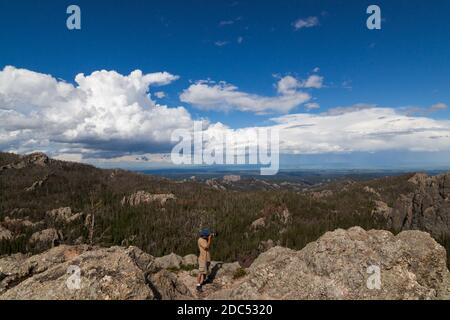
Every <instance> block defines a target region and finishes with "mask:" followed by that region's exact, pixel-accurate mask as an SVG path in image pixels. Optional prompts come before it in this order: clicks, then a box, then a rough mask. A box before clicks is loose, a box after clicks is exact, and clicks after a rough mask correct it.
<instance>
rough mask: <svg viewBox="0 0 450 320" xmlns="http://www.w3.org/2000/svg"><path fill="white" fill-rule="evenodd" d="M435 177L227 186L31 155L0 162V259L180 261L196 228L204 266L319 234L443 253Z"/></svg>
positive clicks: (444, 221) (443, 216)
mask: <svg viewBox="0 0 450 320" xmlns="http://www.w3.org/2000/svg"><path fill="white" fill-rule="evenodd" d="M445 177H446V175H442V176H439V177H428V176H425V175H414V174H407V175H402V176H397V177H386V178H381V179H374V180H370V181H359V182H355V181H352V180H344V181H339V182H334V183H330V184H328V185H322V186H318V187H309V188H302V187H301V186H299V185H294V186H293V185H292V184H283V183H278V184H275V183H273V182H270V181H269V182H267V181H264V180H255V179H249V180H245V179H243V180H240V179H238V178H237V177H225V178H224V179H212V180H208V181H206V182H205V181H194V180H192V181H190V180H188V181H173V180H169V179H165V178H162V177H158V176H150V175H145V174H138V173H133V172H128V171H124V170H102V169H98V168H95V167H93V166H89V165H84V164H78V163H72V162H64V161H57V160H53V159H50V158H48V157H47V156H46V155H45V154H41V153H35V154H31V155H27V156H18V155H14V154H8V153H0V250H1V251H0V254H10V253H14V252H19V251H21V252H33V253H36V252H41V251H43V250H45V249H48V248H49V247H52V246H56V245H58V244H62V243H64V244H82V243H92V244H99V245H102V246H112V245H135V246H137V247H139V248H141V249H142V250H144V251H146V252H147V253H149V254H152V255H154V256H162V255H165V254H168V253H171V252H176V253H178V254H182V255H183V254H188V253H192V252H196V250H197V248H196V237H197V234H198V231H199V230H200V229H201V228H202V227H209V228H211V229H213V230H214V231H217V232H219V236H218V237H217V238H216V239H215V240H214V259H216V260H223V261H236V260H238V261H240V262H241V263H242V264H243V265H248V264H249V263H250V262H251V261H252V260H253V259H254V258H255V257H256V256H257V255H258V254H259V253H260V252H262V251H264V250H266V249H267V248H268V247H271V246H274V245H282V246H286V247H290V248H293V249H301V248H303V247H304V246H305V245H306V244H307V243H308V242H311V241H314V240H316V239H317V238H318V237H319V236H321V235H322V234H323V233H324V232H325V231H328V230H334V229H336V228H349V227H352V226H355V225H357V226H361V227H363V228H365V229H371V228H377V229H389V230H392V231H393V232H397V231H400V230H402V229H422V230H425V231H429V232H430V233H431V234H432V235H433V236H434V237H435V238H436V239H437V240H438V241H440V242H441V243H443V244H444V245H447V244H448V241H447V240H446V239H448V231H449V230H450V227H449V219H448V217H449V210H448V207H447V205H446V199H447V193H446V190H447V189H446V186H447V185H446V183H447V182H445V181H448V180H445V179H446V178H445ZM427 179H428V180H427ZM430 179H435V180H433V181H434V182H432V181H431V180H430ZM436 179H437V180H436ZM430 181H431V182H430ZM442 181H443V182H442ZM430 185H436V186H437V187H436V188H437V189H436V190H435V189H433V187H430ZM449 190H450V189H449ZM418 195H421V196H420V197H419V196H418ZM427 208H429V209H428V211H427V213H428V215H425V216H424V215H423V210H427ZM421 210H422V211H421ZM424 217H425V218H424ZM433 221H440V223H439V224H437V223H434V222H433ZM447 249H448V246H447Z"/></svg>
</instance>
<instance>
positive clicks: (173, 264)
mask: <svg viewBox="0 0 450 320" xmlns="http://www.w3.org/2000/svg"><path fill="white" fill-rule="evenodd" d="M182 263H183V258H181V257H180V256H179V255H176V254H175V253H171V254H168V255H166V256H163V257H158V258H156V259H155V260H154V261H153V267H154V268H156V269H180V266H181V264H182Z"/></svg>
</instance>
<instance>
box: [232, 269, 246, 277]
mask: <svg viewBox="0 0 450 320" xmlns="http://www.w3.org/2000/svg"><path fill="white" fill-rule="evenodd" d="M246 274H247V271H245V269H244V268H239V269H237V270H236V271H235V272H234V274H233V279H239V278H242V277H244V276H245V275H246Z"/></svg>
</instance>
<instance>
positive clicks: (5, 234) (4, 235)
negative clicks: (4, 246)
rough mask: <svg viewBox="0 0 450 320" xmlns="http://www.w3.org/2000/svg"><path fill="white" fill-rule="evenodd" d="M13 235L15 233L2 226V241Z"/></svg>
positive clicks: (0, 230) (0, 228)
mask: <svg viewBox="0 0 450 320" xmlns="http://www.w3.org/2000/svg"><path fill="white" fill-rule="evenodd" d="M12 237H13V234H12V233H11V231H9V230H8V229H5V228H3V227H2V226H0V241H2V240H6V241H9V240H11V239H12Z"/></svg>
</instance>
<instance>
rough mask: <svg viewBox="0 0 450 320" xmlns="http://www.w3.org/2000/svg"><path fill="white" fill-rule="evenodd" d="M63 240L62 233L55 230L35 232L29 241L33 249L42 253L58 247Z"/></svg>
mask: <svg viewBox="0 0 450 320" xmlns="http://www.w3.org/2000/svg"><path fill="white" fill-rule="evenodd" d="M62 239H63V235H62V233H61V231H58V230H56V229H54V228H49V229H45V230H42V231H38V232H35V233H33V234H32V235H31V237H30V240H29V241H28V243H29V245H30V246H31V248H33V249H35V250H38V251H42V250H46V249H49V248H53V247H55V246H58V245H59V244H60V242H61V241H62Z"/></svg>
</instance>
